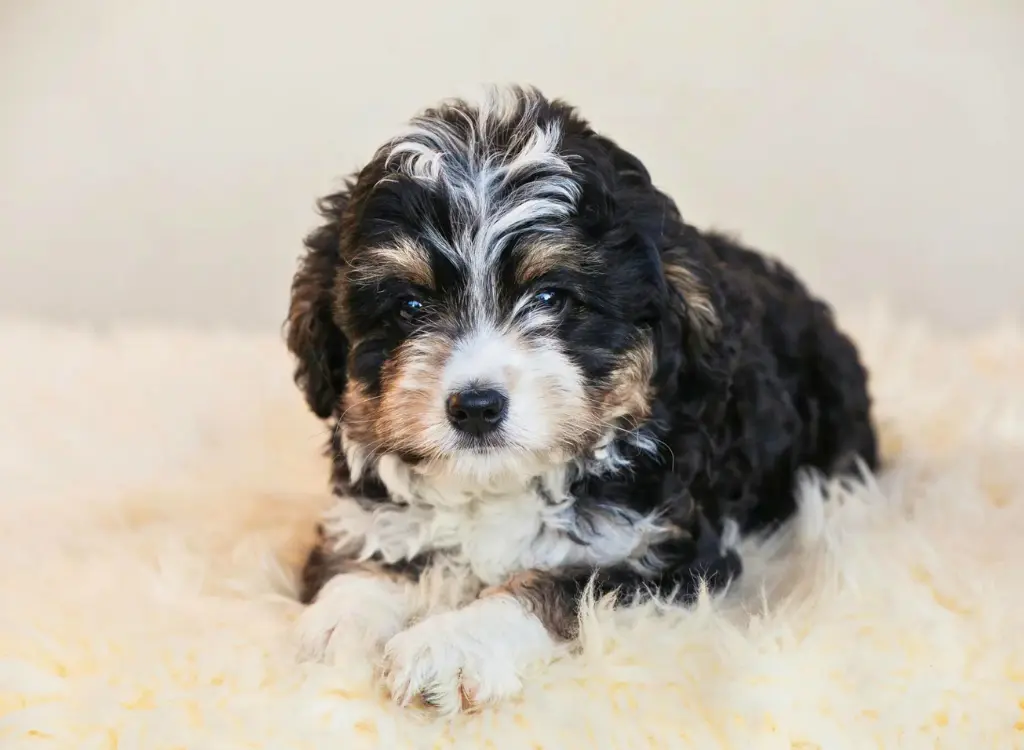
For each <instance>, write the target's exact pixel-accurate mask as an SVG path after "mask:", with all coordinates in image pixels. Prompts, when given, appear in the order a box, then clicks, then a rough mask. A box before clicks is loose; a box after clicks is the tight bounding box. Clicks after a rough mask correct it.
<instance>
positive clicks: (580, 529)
mask: <svg viewBox="0 0 1024 750" xmlns="http://www.w3.org/2000/svg"><path fill="white" fill-rule="evenodd" d="M384 459H389V460H383V459H382V460H381V462H380V463H379V464H378V474H379V475H380V477H381V480H382V481H383V482H384V484H385V485H386V486H387V487H388V490H389V492H390V493H391V495H392V497H393V498H395V499H396V500H397V501H399V502H400V503H403V504H398V503H389V504H386V505H383V506H381V507H380V508H377V509H372V510H367V509H364V508H362V507H360V505H359V504H358V503H357V502H356V501H355V500H354V499H352V498H341V499H340V500H339V501H338V504H337V505H336V507H335V508H334V509H333V510H332V511H331V512H330V513H329V514H328V516H327V518H326V519H325V530H326V531H327V533H328V535H329V536H330V537H331V538H333V539H334V540H335V542H336V549H337V551H338V552H341V553H346V554H353V555H356V556H360V557H364V558H369V557H371V556H373V555H379V556H380V557H381V558H383V560H384V561H386V562H397V561H399V560H405V559H411V558H414V557H415V556H417V555H419V554H421V553H424V552H430V553H433V556H434V557H435V558H440V559H441V560H443V561H445V562H447V563H449V564H455V565H458V566H460V567H464V568H466V569H467V572H469V573H471V574H472V575H473V576H474V577H475V578H477V579H478V580H479V581H480V582H481V583H483V584H484V585H496V584H500V583H502V582H503V581H504V580H505V579H506V578H507V577H508V576H509V575H510V574H512V573H515V572H517V571H520V570H527V569H540V570H550V569H555V568H559V567H562V566H566V565H588V566H608V565H613V564H615V563H619V562H626V563H628V564H630V565H632V566H634V567H637V568H642V567H644V566H645V564H646V561H645V557H644V555H645V552H646V551H647V547H648V545H649V544H650V543H652V542H654V541H657V539H658V538H661V537H662V536H663V535H664V534H665V533H666V532H665V530H664V529H663V527H661V525H660V524H659V523H658V519H657V518H655V517H643V516H640V515H639V514H636V513H631V512H629V511H625V510H623V509H611V508H608V509H601V508H597V509H588V512H587V514H586V517H585V518H582V517H581V515H580V513H579V512H578V509H577V508H576V507H575V505H574V501H573V499H572V498H570V497H568V496H567V495H566V484H567V482H568V477H567V476H566V472H565V471H561V472H554V473H552V474H549V475H547V476H545V477H544V478H543V479H538V480H535V481H533V482H530V483H528V484H526V485H525V486H521V487H517V488H505V489H504V490H501V491H485V492H471V491H468V490H466V489H464V488H459V487H455V486H445V485H441V484H438V483H434V482H424V481H422V478H419V477H413V476H411V475H410V474H409V472H408V470H407V469H406V468H404V467H402V466H400V465H398V464H397V463H396V462H397V459H394V458H393V457H384Z"/></svg>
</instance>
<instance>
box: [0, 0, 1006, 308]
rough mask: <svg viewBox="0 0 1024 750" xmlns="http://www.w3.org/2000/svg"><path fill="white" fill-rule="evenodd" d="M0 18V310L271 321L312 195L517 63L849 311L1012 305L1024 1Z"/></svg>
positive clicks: (159, 10) (312, 0)
mask: <svg viewBox="0 0 1024 750" xmlns="http://www.w3.org/2000/svg"><path fill="white" fill-rule="evenodd" d="M0 6H2V7H0V73H2V78H0V188H2V191H0V253H2V256H0V258H2V268H0V313H11V312H13V313H18V314H23V313H30V314H38V315H45V316H48V317H57V318H61V319H79V320H90V321H109V320H112V319H117V318H124V317H136V318H147V319H161V320H167V319H171V320H178V321H185V322H189V323H202V324H218V325H219V324H228V325H244V326H257V327H274V326H277V325H278V324H279V323H280V321H281V319H282V316H283V311H284V307H285V295H286V291H287V285H288V281H289V277H290V274H291V271H292V268H293V264H294V259H295V257H296V255H297V253H298V251H299V244H298V240H299V238H300V237H301V235H302V234H303V233H304V231H305V230H306V229H307V228H309V227H310V226H311V224H312V222H313V221H314V217H313V213H312V203H313V199H314V197H315V196H316V195H317V194H320V193H323V192H324V191H326V190H328V189H330V188H331V187H332V185H333V184H334V181H335V180H336V179H337V178H339V177H340V176H341V175H342V174H344V173H345V172H347V171H349V170H350V169H352V168H354V167H356V166H358V165H359V164H360V162H361V161H362V160H363V159H364V158H366V157H367V156H368V155H369V153H370V152H371V151H372V149H373V148H374V147H375V146H376V145H377V143H378V142H379V141H380V140H381V139H382V138H383V137H385V136H386V135H389V134H390V133H391V132H392V131H393V129H394V128H395V127H396V125H398V124H399V123H400V121H401V120H403V119H404V118H405V117H407V116H408V115H410V114H411V113H412V112H414V111H415V110H416V109H418V108H420V107H421V106H423V105H426V104H429V103H431V102H433V101H434V100H435V99H437V98H440V97H444V96H447V95H450V94H453V93H466V92H471V91H472V90H473V88H474V86H475V85H476V84H477V83H479V82H485V81H497V82H501V81H511V80H515V81H523V82H533V83H536V84H538V85H540V86H541V87H542V88H544V89H545V90H546V91H547V92H548V93H551V94H557V95H563V96H565V97H568V98H570V99H572V100H574V101H575V102H577V103H578V104H579V105H580V106H581V108H582V109H583V111H584V112H585V113H586V114H588V115H589V116H590V117H591V119H592V120H593V121H594V122H595V123H596V124H597V125H598V127H599V128H600V129H602V130H604V131H606V132H607V133H609V134H611V135H612V136H614V137H616V138H618V139H619V140H620V141H621V142H622V143H623V144H624V145H626V146H627V147H630V148H632V149H633V150H635V151H636V152H637V153H638V154H640V155H641V157H643V158H644V159H646V160H647V162H648V164H649V166H650V167H651V169H652V171H653V173H654V175H655V177H656V179H657V180H658V181H659V182H660V183H661V184H662V185H663V186H664V187H666V188H667V189H669V190H670V191H671V192H672V193H674V195H675V196H676V197H677V198H678V200H679V202H680V204H681V206H682V209H683V211H684V214H686V215H688V216H689V217H690V218H691V219H693V220H695V221H697V222H699V223H702V224H716V225H719V226H722V227H727V228H732V229H738V230H740V231H741V233H742V234H743V235H744V236H745V237H746V238H747V239H748V240H750V241H751V242H753V243H755V244H757V245H759V246H761V247H762V248H764V249H767V250H770V251H771V252H773V253H775V254H777V255H779V256H780V257H782V258H784V259H786V260H788V261H790V262H791V263H793V264H794V265H795V266H796V267H797V268H798V269H799V270H800V271H801V272H802V273H803V274H804V275H805V276H806V277H807V278H808V279H809V280H810V281H811V282H812V283H813V284H814V285H815V286H816V287H817V288H818V289H819V290H820V291H822V292H823V293H825V294H827V295H829V296H831V297H832V298H833V299H835V300H836V301H837V302H839V303H840V304H843V305H846V304H854V303H857V302H862V301H865V300H868V299H872V298H882V299H886V300H889V301H890V302H894V303H895V304H897V305H899V306H900V307H901V308H903V309H906V310H908V311H911V312H914V313H918V314H922V315H928V316H931V317H932V318H934V319H936V320H938V321H940V322H943V323H950V324H957V325H960V324H970V325H977V324H981V323H985V322H988V321H989V320H991V319H993V318H995V317H1000V316H1006V315H1015V316H1017V317H1018V318H1024V146H1022V142H1021V135H1022V134H1024V2H1022V1H1021V0H1001V1H1000V0H960V2H944V1H942V0H849V1H848V2H823V1H822V0H728V1H727V0H697V1H695V0H689V1H683V0H665V1H664V2H659V1H654V0H647V1H636V2H626V1H625V0H619V1H617V2H612V1H610V0H600V1H599V0H574V1H568V0H505V1H503V2H494V1H489V2H484V1H483V0H477V1H476V2H464V3H452V2H447V3H446V2H424V1H422V0H421V1H418V2H411V1H410V0H378V1H377V2H365V1H364V2H345V1H344V0H295V1H294V2H287V3H284V2H269V1H267V2H261V1H260V0H173V1H172V0H74V2H69V1H68V0H4V2H0Z"/></svg>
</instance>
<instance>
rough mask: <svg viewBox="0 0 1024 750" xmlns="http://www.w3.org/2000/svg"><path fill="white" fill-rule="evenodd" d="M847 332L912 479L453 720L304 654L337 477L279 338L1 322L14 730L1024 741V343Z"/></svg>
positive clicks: (875, 480)
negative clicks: (314, 577)
mask: <svg viewBox="0 0 1024 750" xmlns="http://www.w3.org/2000/svg"><path fill="white" fill-rule="evenodd" d="M844 322H845V325H846V327H847V328H848V329H849V330H851V331H852V332H853V333H854V334H855V336H856V338H857V340H858V341H859V343H860V345H861V346H862V349H863V352H864V356H865V358H866V360H867V362H868V364H869V366H870V368H871V372H872V390H873V393H874V396H875V399H876V402H877V410H876V414H877V420H878V422H879V425H880V429H881V431H882V435H883V445H884V453H885V458H886V460H887V462H888V468H887V469H886V470H885V471H884V472H882V473H881V474H879V475H878V476H877V477H871V478H869V479H868V480H867V481H865V483H864V485H863V487H860V488H858V489H856V490H855V491H851V492H846V493H842V492H839V491H838V489H837V488H831V490H830V493H829V494H830V499H829V500H828V502H823V501H822V496H823V488H821V487H816V486H812V485H808V486H805V487H804V488H803V491H802V493H801V497H800V501H801V513H800V515H799V517H798V518H797V519H796V520H795V522H794V523H792V524H791V525H790V526H789V527H788V528H787V529H785V530H784V531H783V532H781V533H780V534H778V535H777V536H775V537H773V538H770V539H766V540H760V541H748V542H747V543H746V549H745V554H746V556H747V561H748V562H747V568H748V570H747V575H746V577H745V578H744V579H743V581H742V583H741V584H740V585H738V586H737V587H735V588H733V589H732V590H731V591H730V592H729V593H728V594H727V595H726V596H724V597H722V598H716V599H714V600H705V601H702V602H701V603H700V604H699V605H698V606H696V607H695V608H694V609H692V610H687V611H682V610H677V609H671V608H661V609H658V608H655V607H647V608H644V609H635V610H629V611H618V612H613V611H611V610H610V609H609V608H608V607H607V604H606V603H602V602H597V603H594V604H593V606H591V607H590V608H589V609H588V611H587V613H586V616H585V618H584V621H583V624H582V627H583V637H582V649H581V652H580V653H579V654H577V655H574V656H571V657H567V658H566V659H564V660H562V661H559V662H558V663H555V664H553V665H551V666H550V668H548V669H546V670H543V671H539V672H538V673H537V674H535V675H532V676H531V677H530V678H529V679H528V680H527V684H526V687H525V691H524V693H523V695H522V696H521V698H519V699H517V700H514V701H510V702H508V703H505V704H503V705H498V706H495V707H492V708H487V709H485V710H482V711H480V712H478V713H475V714H472V715H465V716H459V717H456V718H455V719H453V720H451V721H439V720H434V719H432V718H430V717H426V716H423V715H420V714H417V713H414V712H412V711H409V710H402V709H399V708H397V707H395V706H393V705H391V704H390V703H389V702H388V700H387V699H386V697H385V696H383V695H382V694H381V693H380V691H379V690H378V688H377V687H376V684H375V683H374V681H373V679H372V669H371V666H370V665H368V664H364V663H360V662H359V661H358V660H355V659H353V660H351V662H350V663H342V664H340V665H336V666H323V665H310V664H299V663H298V662H297V661H296V659H295V658H294V647H295V644H294V641H293V636H292V631H291V627H290V626H291V623H292V622H293V620H294V619H295V617H296V615H297V613H298V612H299V609H300V608H299V605H298V604H297V603H296V601H295V599H294V593H295V577H296V568H297V566H298V565H299V563H300V561H301V559H302V556H303V553H304V552H305V549H306V547H307V545H308V544H309V543H310V541H311V537H312V531H313V523H314V519H315V517H316V514H317V512H318V511H319V509H320V508H322V507H323V506H324V503H325V502H326V501H327V500H328V497H327V493H326V477H327V468H326V464H325V460H324V459H323V457H322V456H321V445H322V442H323V432H322V428H321V426H320V425H319V424H318V423H317V422H316V421H315V420H313V419H312V418H311V417H310V416H308V415H307V413H306V411H305V408H304V406H303V404H302V403H301V400H300V397H299V395H298V392H297V391H296V390H295V389H294V387H293V386H292V384H291V382H290V367H291V363H290V361H289V360H288V358H287V356H286V354H285V352H284V348H283V346H282V344H281V342H280V341H279V340H278V338H277V337H275V336H272V335H271V336H266V337H259V336H245V335H240V334H229V333H201V332H189V331H176V330H167V329H146V330H143V329H138V328H135V329H131V330H129V329H124V330H112V331H92V330H85V329H70V328H61V327H55V326H48V325H43V324H34V323H25V322H13V321H11V322H8V323H5V324H2V325H0V349H2V351H3V353H4V356H3V360H2V363H0V415H2V416H0V493H2V494H0V747H3V748H4V749H5V750H14V749H15V748H36V747H39V748H50V747H53V748H75V749H76V750H80V749H81V750H84V749H86V748H119V749H121V750H125V749H129V750H130V749H133V748H140V749H142V748H144V749H146V750H149V749H151V748H152V749H154V750H156V749H159V748H168V749H170V748H188V749H189V750H191V749H194V748H195V749H205V748H210V749H211V750H212V749H217V748H289V749H292V748H295V749H297V748H328V747H330V748H345V749H350V748H351V749H353V750H358V749H359V748H386V749H388V750H391V749H392V748H395V749H398V748H435V747H436V748H447V747H465V748H496V749H497V748H545V749H547V748H552V749H558V750H563V749H569V750H571V749H572V748H605V747H607V748H613V747H614V748H618V747H622V748H627V747H635V748H744V749H747V748H753V747H756V748H802V749H803V750H809V749H810V748H828V749H831V748H865V747H886V748H892V747H907V748H918V747H920V748H937V747H942V748H960V749H963V748H968V747H974V746H983V747H994V748H1011V747H1020V746H1024V543H1022V540H1024V466H1022V459H1024V335H1022V334H1021V332H1020V331H1018V330H1015V329H1013V328H1012V327H1007V328H999V329H994V330H992V331H991V332H989V333H988V334H986V335H983V336H982V335H979V336H975V337H972V338H953V337H951V336H946V335H939V334H937V333H935V332H933V331H930V330H928V329H926V328H924V327H920V326H916V325H910V324H908V323H905V322H901V321H900V320H898V319H896V318H895V317H894V316H892V315H889V314H885V313H872V314H867V315H863V316H861V317H852V318H849V319H846V320H845V321H844ZM824 489H825V490H829V488H824Z"/></svg>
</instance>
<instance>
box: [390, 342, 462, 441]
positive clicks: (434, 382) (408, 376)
mask: <svg viewBox="0 0 1024 750" xmlns="http://www.w3.org/2000/svg"><path fill="white" fill-rule="evenodd" d="M451 349H452V345H451V342H450V341H449V340H448V339H447V338H445V337H443V336H433V337H430V338H421V339H417V340H413V341H407V342H405V343H404V344H403V345H402V346H401V347H399V349H398V351H397V352H395V353H394V355H392V357H391V358H390V359H389V360H388V361H387V362H386V363H385V365H384V368H383V370H382V371H381V402H380V416H379V425H380V427H379V433H380V435H381V436H382V439H385V440H386V441H387V442H388V443H389V444H390V445H392V446H394V447H396V448H401V449H405V450H409V451H415V452H427V453H429V452H430V451H431V450H432V449H433V447H434V446H433V441H432V440H431V439H430V434H431V432H436V430H437V428H438V423H437V416H438V414H439V413H440V408H439V407H438V403H439V401H440V399H441V393H440V391H441V376H442V373H443V371H444V364H445V361H446V360H447V359H448V357H449V356H450V355H451Z"/></svg>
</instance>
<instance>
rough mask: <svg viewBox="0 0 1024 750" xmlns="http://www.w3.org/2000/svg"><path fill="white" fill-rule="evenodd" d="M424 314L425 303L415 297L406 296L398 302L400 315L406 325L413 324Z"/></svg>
mask: <svg viewBox="0 0 1024 750" xmlns="http://www.w3.org/2000/svg"><path fill="white" fill-rule="evenodd" d="M422 314H423V303H422V302H421V301H420V300H418V299H416V298H415V297H406V298H405V299H403V300H402V301H401V302H399V303H398V317H399V319H400V320H401V321H402V323H403V324H404V325H405V326H407V327H408V326H413V325H415V324H416V321H417V320H418V319H419V318H420V316H421V315H422Z"/></svg>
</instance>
